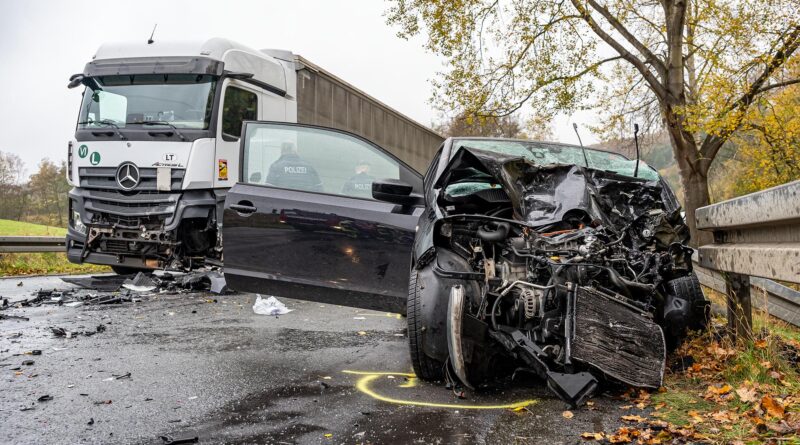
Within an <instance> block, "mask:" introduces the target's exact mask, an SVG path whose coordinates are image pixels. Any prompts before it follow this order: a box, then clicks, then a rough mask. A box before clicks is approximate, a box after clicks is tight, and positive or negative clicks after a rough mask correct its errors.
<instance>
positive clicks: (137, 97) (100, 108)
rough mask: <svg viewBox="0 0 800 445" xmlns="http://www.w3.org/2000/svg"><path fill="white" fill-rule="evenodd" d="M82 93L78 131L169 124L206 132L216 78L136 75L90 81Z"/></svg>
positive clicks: (179, 75) (187, 75) (96, 78)
mask: <svg viewBox="0 0 800 445" xmlns="http://www.w3.org/2000/svg"><path fill="white" fill-rule="evenodd" d="M92 80H93V82H90V85H91V86H87V87H86V90H85V91H84V93H83V102H82V103H81V112H80V117H79V120H78V128H96V127H105V126H107V125H108V122H112V123H114V124H116V125H117V126H118V127H120V128H123V127H126V126H130V125H136V124H139V125H141V124H143V123H146V122H153V121H155V122H168V123H169V124H171V125H174V126H175V127H176V128H193V129H207V128H208V125H209V122H211V108H212V107H213V104H214V89H215V87H216V83H217V78H216V77H215V76H209V75H198V74H137V75H125V76H100V77H94V78H92Z"/></svg>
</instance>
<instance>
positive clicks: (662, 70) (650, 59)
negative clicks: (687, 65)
mask: <svg viewBox="0 0 800 445" xmlns="http://www.w3.org/2000/svg"><path fill="white" fill-rule="evenodd" d="M587 3H589V5H590V6H591V7H592V8H594V10H595V11H597V12H599V13H600V15H602V16H603V17H605V19H606V20H607V21H608V23H610V24H611V26H613V27H614V29H616V30H617V32H619V33H620V34H621V35H622V37H625V40H627V41H628V43H630V44H631V45H633V47H634V48H636V50H637V51H639V52H640V53H641V54H642V56H644V62H645V63H647V64H650V65H652V66H653V68H655V69H656V71H657V72H658V75H659V76H661V79H662V80H664V79H665V78H666V76H667V67H666V66H664V63H663V62H662V61H661V59H659V58H658V57H656V55H655V54H653V53H652V52H651V51H650V49H649V48H648V47H647V46H645V45H644V44H643V43H642V42H640V41H639V39H637V38H636V37H635V36H634V35H633V34H631V32H630V31H628V29H627V28H626V27H625V25H623V24H622V23H621V22H620V21H619V20H618V19H617V18H616V17H614V15H613V14H611V12H610V11H609V10H608V9H607V8H605V7H604V6H601V5H599V4H598V3H597V2H596V1H595V0H587Z"/></svg>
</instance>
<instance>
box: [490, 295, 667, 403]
mask: <svg viewBox="0 0 800 445" xmlns="http://www.w3.org/2000/svg"><path fill="white" fill-rule="evenodd" d="M568 298H570V299H571V300H572V301H571V304H570V305H569V306H570V307H571V309H570V310H568V313H567V315H566V318H567V320H568V321H571V323H564V325H565V331H566V332H565V337H566V340H567V341H566V342H565V343H566V345H567V347H566V348H565V351H564V352H565V357H564V366H563V368H565V370H566V371H567V372H557V371H555V370H553V369H551V367H550V365H548V363H551V362H552V357H550V356H548V355H547V354H546V353H545V351H544V350H542V348H541V347H539V346H538V345H537V344H536V343H534V342H533V341H531V339H530V338H528V336H527V335H525V334H524V333H523V332H522V331H520V330H519V329H514V328H510V327H507V326H500V327H499V328H500V330H498V331H490V332H489V335H490V336H491V337H492V338H493V339H494V340H496V341H497V342H498V343H500V344H501V345H502V346H503V347H504V348H505V349H506V350H507V351H508V352H509V353H510V354H511V355H512V356H513V357H515V358H517V359H518V360H520V361H522V362H523V363H524V364H525V365H526V366H527V367H528V368H530V369H532V370H533V371H534V372H536V374H538V375H539V376H540V377H541V378H543V379H545V380H546V381H547V387H548V388H549V389H550V390H551V391H552V392H553V393H554V394H556V395H557V396H558V397H559V398H561V399H562V400H564V401H565V402H567V403H568V404H569V405H571V406H573V407H576V406H580V405H582V404H583V403H584V402H585V401H586V400H587V399H588V398H589V397H591V396H592V394H594V392H595V391H596V390H597V388H598V387H599V382H598V378H597V377H596V375H600V376H602V375H605V376H608V377H612V378H613V379H615V380H618V381H620V382H623V383H627V384H630V385H633V386H638V387H646V388H658V387H660V386H661V383H662V381H663V377H664V365H665V361H666V345H665V343H664V334H663V333H662V331H661V327H660V326H658V325H657V324H655V323H654V322H653V321H652V320H651V319H650V318H649V317H648V316H647V315H645V314H644V313H642V312H641V311H640V310H639V309H637V308H635V307H634V306H631V305H628V304H626V303H625V302H623V301H619V300H616V299H614V298H612V297H610V296H608V295H605V294H603V293H600V292H597V291H595V290H593V289H591V288H586V287H577V288H575V291H574V292H570V293H569V297H568ZM579 365H588V367H589V369H590V370H591V371H589V372H587V371H583V372H569V371H570V370H571V369H572V368H577V367H579Z"/></svg>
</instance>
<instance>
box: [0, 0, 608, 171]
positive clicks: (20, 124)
mask: <svg viewBox="0 0 800 445" xmlns="http://www.w3.org/2000/svg"><path fill="white" fill-rule="evenodd" d="M386 7H387V4H386V3H384V2H382V1H380V0H360V1H330V0H327V1H326V0H319V1H317V0H314V1H312V0H294V1H263V0H262V1H234V0H226V1H222V2H220V1H214V2H211V1H200V0H194V1H175V0H169V1H168V0H160V1H149V0H137V1H130V2H122V1H119V2H114V1H111V2H101V3H81V2H67V1H56V0H52V1H39V0H25V1H13V0H0V55H2V58H3V69H2V70H0V151H5V152H13V153H16V154H18V155H20V157H22V159H23V161H24V162H25V164H26V169H27V173H28V174H30V173H33V172H35V170H36V165H37V164H38V163H39V161H40V160H41V159H42V158H45V157H46V158H50V159H52V160H61V159H65V158H66V146H67V141H68V140H69V139H70V137H71V136H72V135H73V134H74V131H75V122H76V119H77V112H78V107H79V105H80V95H81V88H75V89H72V90H69V89H67V87H66V85H67V80H68V78H69V76H70V75H72V74H74V73H79V72H81V71H83V67H84V65H85V64H86V63H87V62H88V61H89V60H90V59H91V57H92V55H94V52H95V50H96V49H97V48H98V47H99V46H100V45H101V44H102V43H103V42H112V41H131V40H142V41H146V40H147V38H148V37H149V35H150V32H151V30H152V28H153V25H154V24H155V23H158V29H157V31H156V36H155V38H156V39H157V40H167V39H169V40H196V39H206V38H209V37H225V38H229V39H231V40H235V41H238V42H241V43H242V44H245V45H247V46H250V47H252V48H257V49H260V48H282V49H288V50H291V51H292V52H295V53H297V54H301V55H303V56H305V57H306V58H308V59H309V60H311V61H312V62H315V63H316V64H318V65H320V66H322V67H324V68H326V69H328V70H329V71H331V72H332V73H334V74H336V75H337V76H339V77H341V78H342V79H345V80H346V81H348V82H350V83H352V84H353V85H355V86H357V87H358V88H360V89H362V90H363V91H365V92H367V93H368V94H370V95H372V96H374V97H376V98H377V99H379V100H381V101H382V102H384V103H386V104H387V105H389V106H391V107H393V108H395V109H397V110H399V111H400V112H401V113H404V114H406V115H408V116H410V117H411V118H413V119H415V120H417V121H419V122H421V123H423V124H426V125H430V124H431V122H432V121H433V120H435V119H437V118H438V113H437V112H436V111H435V110H433V109H432V108H431V106H430V105H429V103H428V99H429V98H430V96H431V85H430V82H429V80H430V79H432V78H433V77H434V76H435V73H436V72H437V71H440V70H442V68H443V66H442V61H441V60H440V59H439V58H437V57H436V56H434V55H431V54H429V53H426V52H425V50H424V49H423V48H422V40H421V39H416V40H411V41H406V40H402V39H399V38H397V37H396V35H395V33H396V30H395V29H393V28H390V27H389V26H387V25H386V24H385V19H384V17H383V13H384V10H385V8H386ZM569 122H570V119H569V118H568V117H564V118H561V119H558V121H557V122H555V124H554V128H553V130H554V133H555V136H556V139H558V140H560V141H562V142H577V139H575V136H574V134H573V133H572V129H571V127H570V126H569ZM585 133H587V134H585V135H582V136H583V139H584V142H587V141H588V142H593V141H594V138H592V137H591V136H590V135H589V134H588V131H587V132H585Z"/></svg>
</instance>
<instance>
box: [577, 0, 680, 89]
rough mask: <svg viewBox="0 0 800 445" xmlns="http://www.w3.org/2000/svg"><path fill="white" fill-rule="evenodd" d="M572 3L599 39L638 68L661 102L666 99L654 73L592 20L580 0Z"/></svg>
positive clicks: (662, 87) (662, 86)
mask: <svg viewBox="0 0 800 445" xmlns="http://www.w3.org/2000/svg"><path fill="white" fill-rule="evenodd" d="M571 1H572V5H573V6H574V7H575V9H577V10H578V12H579V13H580V14H581V17H582V18H583V20H584V21H585V22H586V23H587V24H588V25H589V27H590V28H592V31H594V33H595V34H597V36H598V37H600V38H601V39H603V41H604V42H606V43H607V44H608V45H609V46H611V47H612V48H614V50H616V51H617V54H619V55H620V57H621V58H622V59H624V60H626V61H627V62H629V63H630V64H631V65H633V66H634V67H636V69H637V70H639V72H640V73H641V74H642V76H644V79H645V80H646V81H647V84H648V85H649V86H650V89H652V90H653V93H654V94H655V95H656V96H657V97H658V98H659V100H664V98H666V96H667V91H666V89H665V88H664V85H662V84H661V82H659V81H658V79H657V78H656V77H655V76H654V75H653V73H652V72H650V70H649V69H648V68H647V65H645V64H644V62H642V61H641V60H639V58H638V57H636V56H635V55H633V54H631V53H630V51H628V50H627V49H625V47H624V46H622V44H621V43H619V42H617V41H616V40H615V39H614V38H613V37H611V36H610V35H609V34H608V33H607V32H605V31H604V30H603V28H601V27H600V25H598V24H597V22H596V21H595V20H594V19H593V18H592V16H591V14H590V13H589V11H587V10H586V8H584V7H583V5H582V4H581V3H580V1H579V0H571Z"/></svg>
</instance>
